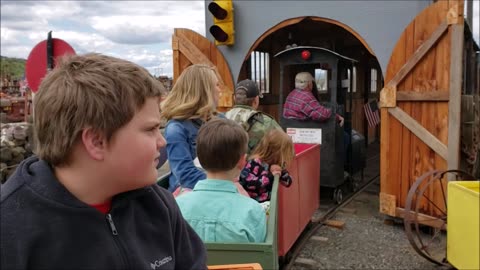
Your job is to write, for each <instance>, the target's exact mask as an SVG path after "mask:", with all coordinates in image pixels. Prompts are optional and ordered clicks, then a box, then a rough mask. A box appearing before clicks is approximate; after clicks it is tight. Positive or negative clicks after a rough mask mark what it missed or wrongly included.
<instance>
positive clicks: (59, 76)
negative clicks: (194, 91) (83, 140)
mask: <svg viewBox="0 0 480 270" xmlns="http://www.w3.org/2000/svg"><path fill="white" fill-rule="evenodd" d="M163 88H164V87H163V85H162V84H161V83H160V82H159V81H157V80H155V79H154V78H153V77H152V76H151V75H150V73H148V71H147V70H145V69H144V68H142V67H140V66H138V65H136V64H134V63H131V62H129V61H126V60H121V59H118V58H114V57H110V56H106V55H101V54H85V55H73V56H67V57H64V58H61V59H59V62H58V63H57V66H56V67H55V69H53V70H52V71H51V72H49V73H48V75H47V76H46V77H45V78H44V79H43V81H42V83H41V85H40V88H39V91H38V93H37V94H36V96H35V98H34V101H33V104H34V109H35V112H34V130H35V145H36V151H35V152H36V154H37V155H38V156H39V158H41V159H43V160H45V161H47V162H49V163H50V164H52V165H54V166H58V165H63V164H68V162H69V155H70V152H71V150H72V147H73V146H74V144H75V143H76V141H77V139H78V138H79V137H80V136H81V133H82V130H83V129H85V128H87V127H91V128H92V129H94V130H95V131H96V132H100V133H101V134H103V135H104V136H105V137H106V139H107V140H110V138H111V137H112V135H113V134H114V133H115V132H116V131H117V130H118V129H119V128H121V127H122V126H124V125H125V124H127V123H128V122H129V121H130V120H131V119H132V118H133V116H134V115H135V113H136V111H137V110H139V109H140V108H141V107H142V106H143V105H144V103H145V100H146V99H147V98H150V97H160V95H161V92H162V91H164V89H163ZM159 101H160V99H159Z"/></svg>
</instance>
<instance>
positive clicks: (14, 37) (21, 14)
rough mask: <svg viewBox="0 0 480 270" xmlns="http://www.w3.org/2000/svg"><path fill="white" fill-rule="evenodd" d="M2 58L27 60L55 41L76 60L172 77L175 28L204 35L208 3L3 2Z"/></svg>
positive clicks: (200, 0)
mask: <svg viewBox="0 0 480 270" xmlns="http://www.w3.org/2000/svg"><path fill="white" fill-rule="evenodd" d="M0 8H1V55H2V56H8V57H17V58H23V59H27V57H28V54H29V53H30V51H31V50H32V49H33V47H34V46H35V45H36V44H37V43H39V42H41V41H42V40H45V39H46V38H47V34H48V31H50V30H51V31H52V37H54V38H59V39H62V40H64V41H66V42H67V43H69V44H70V45H71V46H72V47H73V48H74V50H75V51H76V53H77V54H81V53H87V52H98V53H103V54H108V55H111V56H115V57H119V58H122V59H126V60H130V61H132V62H135V63H137V64H139V65H141V66H143V67H145V68H147V69H148V70H149V71H150V73H152V74H154V75H167V76H172V63H171V62H172V50H171V44H172V42H171V40H172V34H173V29H174V28H189V29H192V30H194V31H196V32H198V33H199V34H201V35H205V13H204V1H203V0H199V1H33V2H26V1H3V0H2V1H1V6H0Z"/></svg>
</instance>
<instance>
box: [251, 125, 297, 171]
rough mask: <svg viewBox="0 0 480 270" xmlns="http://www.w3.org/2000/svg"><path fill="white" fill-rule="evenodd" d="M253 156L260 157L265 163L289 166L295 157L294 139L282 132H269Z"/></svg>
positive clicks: (273, 130) (275, 130) (276, 130)
mask: <svg viewBox="0 0 480 270" xmlns="http://www.w3.org/2000/svg"><path fill="white" fill-rule="evenodd" d="M251 156H258V157H259V158H260V159H261V160H262V161H263V162H265V163H267V164H269V165H273V164H277V165H279V166H288V165H289V164H290V162H292V160H293V158H294V157H295V150H294V148H293V142H292V139H291V138H290V137H289V136H288V135H287V134H286V133H285V132H283V131H282V130H279V129H272V130H270V131H269V132H267V133H266V134H265V135H264V136H263V138H262V139H261V140H260V142H259V143H258V145H257V147H255V149H254V150H253V153H252V154H251Z"/></svg>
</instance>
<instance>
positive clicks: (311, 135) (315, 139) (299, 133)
mask: <svg viewBox="0 0 480 270" xmlns="http://www.w3.org/2000/svg"><path fill="white" fill-rule="evenodd" d="M287 134H288V136H290V137H291V138H292V141H293V143H309V144H322V129H320V128H287Z"/></svg>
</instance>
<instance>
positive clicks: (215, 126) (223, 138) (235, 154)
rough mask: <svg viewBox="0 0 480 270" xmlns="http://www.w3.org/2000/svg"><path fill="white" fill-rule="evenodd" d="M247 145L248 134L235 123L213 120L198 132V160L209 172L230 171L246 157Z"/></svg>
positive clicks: (226, 120) (227, 120) (225, 120)
mask: <svg viewBox="0 0 480 270" xmlns="http://www.w3.org/2000/svg"><path fill="white" fill-rule="evenodd" d="M247 144H248V134H247V132H245V130H244V129H243V128H242V127H241V126H240V125H239V124H237V123H236V122H235V121H233V120H229V119H224V118H216V119H212V120H210V121H208V122H207V123H206V124H204V125H203V126H202V127H201V128H200V130H199V131H198V136H197V155H198V160H199V161H200V164H201V165H202V167H203V168H204V169H205V170H207V171H210V172H225V171H229V170H231V169H233V168H234V167H235V165H236V164H237V163H238V161H239V160H240V158H241V157H242V156H243V155H245V153H246V152H247Z"/></svg>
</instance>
